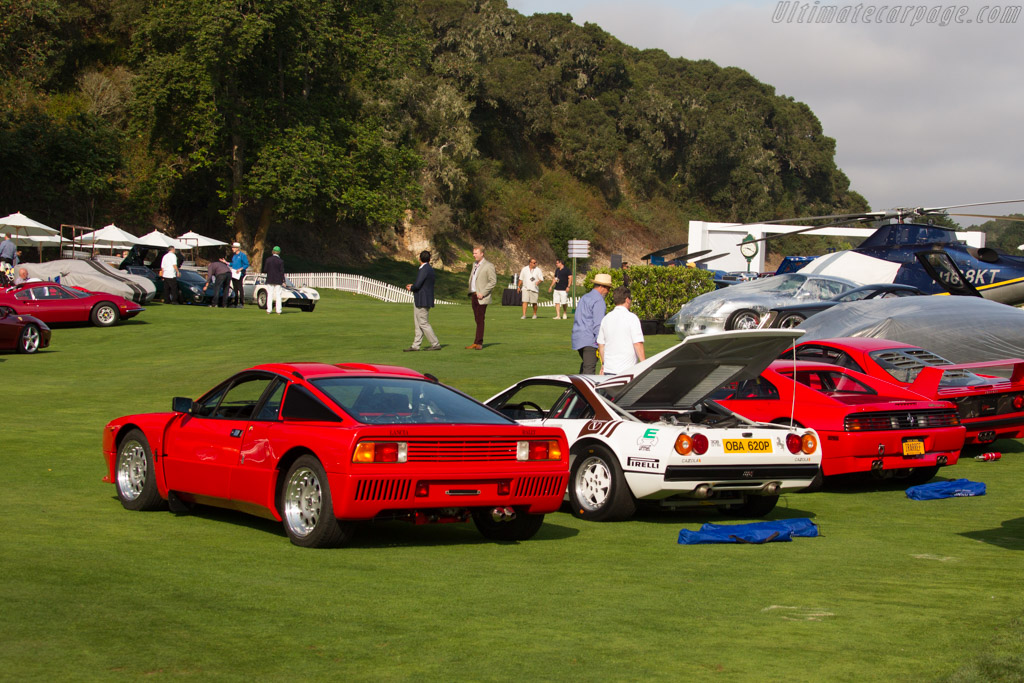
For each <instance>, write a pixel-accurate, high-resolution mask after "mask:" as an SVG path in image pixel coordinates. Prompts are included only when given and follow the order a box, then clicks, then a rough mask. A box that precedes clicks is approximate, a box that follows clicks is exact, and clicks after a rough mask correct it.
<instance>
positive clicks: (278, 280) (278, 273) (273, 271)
mask: <svg viewBox="0 0 1024 683" xmlns="http://www.w3.org/2000/svg"><path fill="white" fill-rule="evenodd" d="M263 272H264V273H266V274H267V315H270V309H271V308H272V307H273V306H274V305H275V304H276V306H277V314H278V315H281V295H282V294H283V292H284V259H282V258H281V247H274V248H273V250H272V251H271V253H270V256H268V257H267V260H266V261H264V262H263Z"/></svg>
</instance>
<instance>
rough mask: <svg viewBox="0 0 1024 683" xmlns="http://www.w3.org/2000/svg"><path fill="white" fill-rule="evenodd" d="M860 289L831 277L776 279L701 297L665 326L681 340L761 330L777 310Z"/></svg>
mask: <svg viewBox="0 0 1024 683" xmlns="http://www.w3.org/2000/svg"><path fill="white" fill-rule="evenodd" d="M857 286H858V285H857V283H856V282H853V281H851V280H846V279H844V278H841V277H833V276H830V275H803V274H801V273H789V274H787V275H774V276H772V277H767V278H763V279H760V280H752V281H750V282H741V283H739V284H735V285H732V286H730V287H725V288H724V289H718V290H715V291H714V292H708V293H707V294H701V295H700V296H698V297H697V298H695V299H693V300H692V301H689V302H687V303H685V304H683V306H682V307H681V308H680V309H679V312H678V313H676V314H675V315H673V316H672V317H671V318H669V319H668V320H667V321H666V322H665V324H666V325H667V326H672V327H675V330H676V334H677V335H679V338H680V339H685V338H686V337H689V336H692V335H696V334H707V333H709V332H723V331H727V330H750V329H754V328H756V327H759V326H760V324H761V320H762V317H763V316H764V315H765V314H766V313H767V312H768V311H770V310H771V309H773V308H778V307H780V306H788V305H790V304H796V303H807V302H811V301H824V300H826V299H832V298H834V297H836V296H839V295H840V294H843V293H845V292H848V291H849V290H851V289H854V288H855V287H857Z"/></svg>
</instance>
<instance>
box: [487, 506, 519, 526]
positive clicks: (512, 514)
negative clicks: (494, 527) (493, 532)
mask: <svg viewBox="0 0 1024 683" xmlns="http://www.w3.org/2000/svg"><path fill="white" fill-rule="evenodd" d="M515 518H516V511H515V508H510V507H496V508H494V509H493V510H491V519H493V520H494V521H495V522H511V521H512V520H513V519H515Z"/></svg>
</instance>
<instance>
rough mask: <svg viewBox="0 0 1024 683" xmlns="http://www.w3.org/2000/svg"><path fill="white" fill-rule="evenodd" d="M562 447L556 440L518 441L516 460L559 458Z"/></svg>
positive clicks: (560, 457)
mask: <svg viewBox="0 0 1024 683" xmlns="http://www.w3.org/2000/svg"><path fill="white" fill-rule="evenodd" d="M561 459H562V449H561V447H560V446H559V445H558V442H557V441H518V442H516V460H561Z"/></svg>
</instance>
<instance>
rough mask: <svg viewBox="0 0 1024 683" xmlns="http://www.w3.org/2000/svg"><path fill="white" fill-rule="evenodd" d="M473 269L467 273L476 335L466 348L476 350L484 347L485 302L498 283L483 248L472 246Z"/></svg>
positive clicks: (489, 299)
mask: <svg viewBox="0 0 1024 683" xmlns="http://www.w3.org/2000/svg"><path fill="white" fill-rule="evenodd" d="M473 260H474V261H475V263H474V264H473V269H472V270H471V271H470V273H469V301H470V303H471V304H472V305H473V318H474V320H476V336H475V337H474V338H473V343H472V344H470V345H469V346H467V347H466V348H467V349H474V350H476V351H479V350H481V349H482V348H484V320H485V316H486V314H487V304H489V303H491V290H492V289H494V285H496V284H497V283H498V274H497V272H496V271H495V270H494V265H493V264H492V263H491V262H490V261H488V260H487V259H485V258H484V248H483V247H481V246H480V245H477V246H475V247H473Z"/></svg>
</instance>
